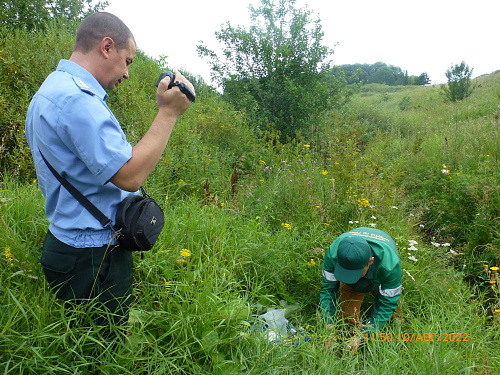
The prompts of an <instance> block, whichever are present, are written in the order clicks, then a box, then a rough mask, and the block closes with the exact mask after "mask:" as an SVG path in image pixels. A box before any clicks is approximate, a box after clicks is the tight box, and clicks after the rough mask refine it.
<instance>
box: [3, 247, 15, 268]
mask: <svg viewBox="0 0 500 375" xmlns="http://www.w3.org/2000/svg"><path fill="white" fill-rule="evenodd" d="M4 255H5V259H6V260H7V262H8V263H9V264H10V266H11V267H12V266H13V264H12V253H11V252H10V247H9V246H5V249H4Z"/></svg>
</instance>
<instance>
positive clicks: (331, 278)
mask: <svg viewBox="0 0 500 375" xmlns="http://www.w3.org/2000/svg"><path fill="white" fill-rule="evenodd" d="M323 276H324V277H325V279H327V280H328V281H337V279H336V278H335V276H334V275H333V273H331V272H328V271H325V270H323Z"/></svg>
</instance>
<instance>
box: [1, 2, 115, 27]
mask: <svg viewBox="0 0 500 375" xmlns="http://www.w3.org/2000/svg"><path fill="white" fill-rule="evenodd" d="M93 2H94V0H28V1H27V0H5V1H2V2H1V3H0V26H4V27H8V28H14V29H25V30H28V31H39V30H45V29H46V28H47V26H48V24H49V23H50V22H51V21H52V20H54V19H55V20H58V21H59V22H61V23H64V24H70V23H72V22H74V21H78V20H81V19H82V18H83V17H85V16H86V15H87V14H89V13H92V12H96V11H98V10H102V9H104V8H105V6H106V5H107V1H104V2H101V1H99V2H98V3H97V4H95V5H94V4H93Z"/></svg>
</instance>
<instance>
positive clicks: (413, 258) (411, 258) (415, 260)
mask: <svg viewBox="0 0 500 375" xmlns="http://www.w3.org/2000/svg"><path fill="white" fill-rule="evenodd" d="M408 259H409V260H413V261H414V262H417V261H418V259H417V258H415V257H414V256H413V255H410V256H409V257H408Z"/></svg>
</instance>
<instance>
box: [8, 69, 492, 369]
mask: <svg viewBox="0 0 500 375" xmlns="http://www.w3.org/2000/svg"><path fill="white" fill-rule="evenodd" d="M152 74H153V73H152ZM499 78H500V73H499V72H496V73H493V74H491V75H488V76H484V77H480V78H478V79H477V80H476V84H477V88H476V90H475V91H474V93H473V95H472V96H471V97H470V98H468V99H466V100H464V101H463V102H459V103H446V102H444V99H443V97H442V95H441V93H440V88H439V87H434V86H430V87H388V86H382V85H368V86H364V87H362V88H361V91H360V92H359V93H358V94H356V95H355V96H354V98H353V100H352V102H351V104H350V106H349V108H347V109H346V110H344V111H343V112H330V113H326V114H325V115H324V117H323V118H322V119H321V121H320V122H319V123H318V124H315V127H316V128H317V131H316V132H315V133H314V136H313V139H310V140H307V141H306V140H302V139H296V140H295V141H294V142H291V143H290V144H287V145H281V144H279V143H278V142H276V140H275V138H273V134H272V133H269V134H268V136H267V137H264V138H261V139H262V140H261V141H260V142H256V141H255V140H254V138H255V137H254V135H253V134H252V131H251V130H249V129H247V128H245V125H244V120H242V118H241V117H240V116H241V115H240V114H238V113H236V112H234V111H232V110H231V109H230V108H229V107H228V106H227V105H226V104H225V103H223V102H221V101H218V100H216V99H210V98H207V99H205V100H200V101H197V103H195V104H194V105H193V107H192V108H191V109H190V110H189V112H188V113H187V114H186V116H184V118H183V119H182V121H180V122H179V124H178V125H177V126H176V128H175V129H174V134H173V136H172V139H171V142H170V144H169V146H168V150H167V151H166V152H165V155H164V158H163V159H162V161H161V162H160V164H159V165H158V167H157V169H156V170H155V172H154V174H153V175H152V176H151V177H150V179H149V180H148V185H149V186H148V188H149V190H150V191H151V192H152V193H153V196H154V198H156V199H157V201H159V202H161V204H162V206H163V207H164V210H165V216H166V224H165V228H164V230H163V233H162V235H161V237H160V240H159V242H158V243H157V244H156V245H155V247H154V249H153V250H151V251H150V252H148V253H146V254H144V259H142V258H141V257H140V256H139V255H138V254H137V256H136V257H135V284H134V287H135V290H134V303H133V309H132V312H131V317H130V321H129V326H128V327H127V328H126V333H127V337H126V339H125V341H124V342H123V343H120V344H118V345H117V346H113V344H112V343H109V342H106V341H105V340H104V339H103V338H102V336H101V335H100V333H99V331H98V330H96V329H91V328H89V327H85V326H81V325H78V324H77V323H78V321H79V319H80V318H81V317H82V316H85V313H86V309H88V308H89V306H91V304H92V301H89V304H88V305H86V306H84V307H83V308H82V309H81V310H80V311H75V312H74V314H72V315H70V316H68V315H66V314H65V313H64V311H63V309H62V306H61V304H60V303H59V302H58V301H57V300H55V298H54V296H53V294H52V293H51V292H50V291H49V289H48V287H47V285H46V282H45V279H44V277H43V273H42V271H41V268H40V266H39V264H38V259H39V257H40V251H41V250H40V249H41V244H42V242H43V238H44V235H45V232H46V228H47V225H48V223H47V221H46V219H45V215H44V210H43V205H44V200H43V197H42V195H41V193H40V191H39V190H38V186H37V183H36V181H31V182H28V181H24V182H21V181H20V180H18V179H9V178H6V177H4V179H3V181H2V185H1V196H0V210H1V211H0V214H1V217H0V219H1V221H0V241H1V244H2V251H3V256H2V259H0V281H1V282H0V298H1V300H0V330H1V333H0V373H4V374H77V373H86V372H87V371H88V369H89V364H91V365H93V366H94V368H98V369H101V370H102V373H105V374H115V373H120V374H153V373H154V374H393V373H394V374H456V373H464V374H497V373H500V345H499V340H500V334H499V329H500V317H499V315H500V314H499V313H498V312H496V311H497V310H499V309H500V298H499V297H500V296H499V292H498V286H497V284H494V283H490V281H491V280H493V279H492V277H494V274H495V271H490V273H489V274H488V273H487V272H484V269H485V268H484V266H488V267H494V266H498V265H499V263H500V261H499V259H500V251H499V244H500V242H499V233H500V228H499V225H498V218H499V217H500V213H499V209H500V206H499V204H498V203H500V193H499V191H498V190H499V186H500V184H499V183H498V182H500V181H498V180H499V178H500V175H499V173H498V158H499V156H500V153H499V151H500V146H499V145H498V137H497V132H498V129H499V125H500V121H499V120H498V116H499V115H500V111H499V109H498V106H499V104H500V99H499V94H500V79H499ZM131 81H132V83H131V86H132V87H133V85H134V81H133V80H131ZM127 94H128V93H127V92H121V93H120V95H123V96H124V97H126V95H127ZM120 99H121V98H120V97H118V99H117V100H120ZM130 122H133V120H131V119H129V123H130ZM129 134H130V136H131V137H132V139H134V133H133V131H132V130H130V129H129ZM231 176H237V180H236V182H235V181H234V178H233V183H231ZM358 226H373V227H376V228H378V229H381V230H384V231H386V232H388V233H389V234H390V235H391V236H392V237H393V238H394V239H395V240H396V242H397V244H398V249H399V253H400V258H401V260H402V267H403V269H404V271H403V287H404V291H403V294H402V302H403V313H404V321H399V320H396V321H392V322H390V323H389V324H387V325H386V326H385V327H384V329H383V330H382V332H381V333H383V335H380V336H378V337H366V340H365V342H364V344H363V346H362V347H361V348H360V350H359V351H358V352H357V353H356V354H355V355H353V354H352V353H350V352H348V351H345V350H344V348H345V346H346V342H347V336H346V334H345V327H344V326H343V325H342V324H341V323H338V324H337V325H336V326H335V327H334V328H333V330H329V329H327V328H326V327H325V326H324V323H323V322H322V320H321V317H320V314H319V311H318V303H319V289H320V281H321V265H322V257H323V254H324V251H325V250H326V249H327V248H328V246H329V245H330V243H331V242H332V241H333V240H334V239H335V237H336V236H338V235H339V234H341V233H342V232H344V231H346V230H348V229H352V228H356V227H358ZM271 308H288V309H289V311H290V313H289V314H288V315H287V318H288V321H289V323H290V324H291V325H292V326H293V327H294V328H295V331H296V332H295V331H289V332H288V334H287V335H286V337H281V339H280V340H279V341H272V340H270V339H269V336H268V332H264V331H263V330H262V326H261V322H260V321H259V320H258V316H259V315H260V314H262V313H264V312H266V310H267V309H271ZM499 311H500V310H499ZM327 342H333V345H332V346H330V347H328V348H327V347H326V346H325V343H327Z"/></svg>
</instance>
